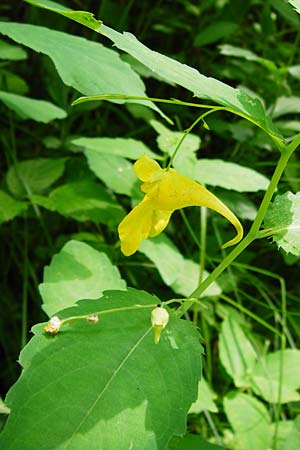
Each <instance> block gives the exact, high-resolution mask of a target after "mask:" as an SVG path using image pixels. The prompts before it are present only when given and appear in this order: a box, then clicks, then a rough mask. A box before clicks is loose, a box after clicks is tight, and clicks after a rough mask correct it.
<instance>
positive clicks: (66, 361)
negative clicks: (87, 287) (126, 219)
mask: <svg viewBox="0 0 300 450" xmlns="http://www.w3.org/2000/svg"><path fill="white" fill-rule="evenodd" d="M158 301H159V300H158V299H157V298H156V297H153V296H152V295H149V294H147V293H145V292H143V291H137V290H134V289H130V290H129V291H107V292H106V294H105V296H104V297H103V298H101V299H99V300H90V301H89V300H83V301H81V302H80V303H79V305H78V306H76V307H75V308H72V309H70V310H64V311H63V312H62V316H63V317H65V316H70V315H72V316H73V315H74V314H76V315H82V314H89V313H90V312H92V311H95V310H96V311H99V312H100V311H105V310H111V309H116V308H124V307H126V306H133V305H143V306H144V308H143V309H142V308H137V309H133V310H130V311H115V312H113V313H111V314H103V315H102V316H100V320H99V322H98V323H96V324H91V323H87V322H86V321H84V320H81V321H79V322H75V323H71V324H70V325H69V326H65V328H64V329H63V330H62V331H61V332H60V333H58V334H57V335H56V336H48V335H46V334H45V333H44V332H43V329H42V326H40V325H39V326H36V327H35V328H34V330H33V331H34V333H35V336H34V338H33V339H32V340H31V341H30V343H29V344H28V345H27V347H26V348H25V350H24V351H23V352H22V354H21V358H20V360H21V364H22V366H23V367H24V369H23V372H22V375H21V377H20V379H19V381H18V382H17V383H16V384H15V385H14V387H13V388H12V389H11V391H10V393H9V394H8V396H7V404H8V405H9V406H10V407H11V409H12V412H11V414H10V416H9V418H8V421H7V424H6V427H5V429H4V431H3V432H2V434H1V435H0V447H1V448H5V449H6V450H20V448H22V450H40V449H41V448H44V449H45V450H46V448H47V449H49V450H50V449H51V450H54V449H57V450H63V449H68V450H71V449H72V450H83V449H84V448H86V449H89V450H96V449H100V448H101V449H105V450H116V449H118V450H128V449H129V448H130V449H131V450H142V449H145V450H146V449H151V450H164V449H165V448H166V446H167V444H168V442H169V440H170V439H171V437H172V436H174V435H182V434H184V433H185V430H186V416H187V412H188V409H189V407H190V404H191V403H192V402H193V401H194V400H195V398H196V397H197V387H198V381H199V378H200V376H201V357H200V356H201V352H202V347H201V345H200V344H199V335H198V333H197V332H196V330H195V328H194V327H193V325H192V324H191V323H189V322H188V321H186V320H181V319H179V318H178V317H177V316H176V314H175V313H174V312H172V310H171V311H170V321H169V323H168V325H167V328H166V329H165V330H164V331H163V333H162V337H161V340H160V342H159V344H158V345H155V344H154V342H153V332H152V327H151V324H150V311H151V309H152V308H153V306H150V305H153V304H156V303H157V302H158ZM147 306H150V308H147ZM29 412H30V413H29ZM66 419H67V420H66Z"/></svg>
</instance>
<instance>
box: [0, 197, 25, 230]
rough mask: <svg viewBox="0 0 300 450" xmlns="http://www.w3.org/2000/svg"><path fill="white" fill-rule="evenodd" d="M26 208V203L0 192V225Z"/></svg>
mask: <svg viewBox="0 0 300 450" xmlns="http://www.w3.org/2000/svg"><path fill="white" fill-rule="evenodd" d="M27 207H28V204H27V203H26V202H20V201H18V200H15V199H14V198H13V197H11V196H10V195H9V194H7V193H6V192H4V191H0V224H1V223H3V222H7V221H8V220H12V219H14V217H16V216H19V215H20V214H21V213H22V212H23V211H25V210H26V209H27Z"/></svg>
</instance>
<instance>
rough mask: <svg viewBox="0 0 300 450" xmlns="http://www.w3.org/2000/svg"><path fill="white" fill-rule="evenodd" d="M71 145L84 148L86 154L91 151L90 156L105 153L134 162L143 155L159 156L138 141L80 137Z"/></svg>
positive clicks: (155, 157) (154, 157)
mask: <svg viewBox="0 0 300 450" xmlns="http://www.w3.org/2000/svg"><path fill="white" fill-rule="evenodd" d="M71 143H72V144H74V145H76V146H78V147H81V148H83V149H84V151H85V152H86V151H90V153H89V154H90V155H93V153H94V154H95V155H97V154H100V155H102V154H103V153H104V154H109V155H116V156H122V157H124V158H128V159H134V160H135V159H138V158H139V157H140V156H142V155H147V156H149V158H153V159H157V158H158V155H156V154H155V153H153V152H152V151H151V150H150V149H149V148H148V147H147V145H145V144H144V143H143V142H142V141H138V140H136V139H130V138H91V137H80V138H76V139H73V140H72V141H71Z"/></svg>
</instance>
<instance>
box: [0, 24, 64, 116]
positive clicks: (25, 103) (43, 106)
mask: <svg viewBox="0 0 300 450" xmlns="http://www.w3.org/2000/svg"><path fill="white" fill-rule="evenodd" d="M0 27H1V24H0ZM0 100H1V101H2V102H3V103H4V104H5V105H6V106H7V107H8V108H10V109H12V110H13V111H15V112H16V113H17V114H18V116H20V117H21V118H22V119H32V120H35V121H37V122H43V123H48V122H51V120H54V119H64V118H65V117H66V116H67V113H66V111H64V110H63V109H61V108H59V107H58V106H56V105H54V104H53V103H50V102H46V101H45V100H36V99H34V98H29V97H24V96H23V95H17V94H11V93H10V92H4V91H0Z"/></svg>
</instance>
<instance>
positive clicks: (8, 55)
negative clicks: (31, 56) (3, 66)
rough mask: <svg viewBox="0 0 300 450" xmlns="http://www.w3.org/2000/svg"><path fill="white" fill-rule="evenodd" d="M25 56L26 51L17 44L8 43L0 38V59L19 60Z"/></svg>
mask: <svg viewBox="0 0 300 450" xmlns="http://www.w3.org/2000/svg"><path fill="white" fill-rule="evenodd" d="M26 58H27V53H26V52H25V50H23V49H22V48H21V47H19V46H17V45H12V44H9V43H8V42H5V41H3V40H2V39H0V59H8V60H11V61H20V60H22V59H26Z"/></svg>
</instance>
